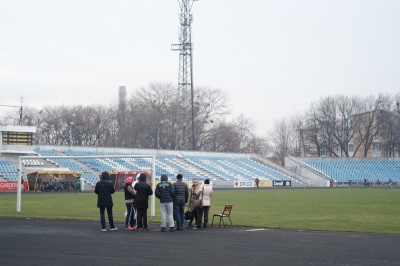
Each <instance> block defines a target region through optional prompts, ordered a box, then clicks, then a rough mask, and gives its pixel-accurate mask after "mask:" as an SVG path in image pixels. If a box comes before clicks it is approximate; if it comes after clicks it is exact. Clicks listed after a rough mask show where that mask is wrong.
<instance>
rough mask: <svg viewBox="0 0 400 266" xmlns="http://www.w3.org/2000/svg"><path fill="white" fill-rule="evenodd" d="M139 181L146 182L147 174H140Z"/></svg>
mask: <svg viewBox="0 0 400 266" xmlns="http://www.w3.org/2000/svg"><path fill="white" fill-rule="evenodd" d="M139 181H140V182H146V174H145V173H140V176H139Z"/></svg>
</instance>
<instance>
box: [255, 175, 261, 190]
mask: <svg viewBox="0 0 400 266" xmlns="http://www.w3.org/2000/svg"><path fill="white" fill-rule="evenodd" d="M254 181H255V182H256V186H257V188H260V187H259V186H258V184H259V183H260V179H258V177H256V180H254Z"/></svg>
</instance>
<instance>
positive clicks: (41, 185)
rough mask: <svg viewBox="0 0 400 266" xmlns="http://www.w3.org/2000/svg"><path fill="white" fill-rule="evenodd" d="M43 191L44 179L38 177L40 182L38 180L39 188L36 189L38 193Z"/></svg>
mask: <svg viewBox="0 0 400 266" xmlns="http://www.w3.org/2000/svg"><path fill="white" fill-rule="evenodd" d="M42 190H43V180H42V178H41V177H40V176H39V177H38V180H37V188H36V191H37V192H42Z"/></svg>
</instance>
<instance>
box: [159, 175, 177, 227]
mask: <svg viewBox="0 0 400 266" xmlns="http://www.w3.org/2000/svg"><path fill="white" fill-rule="evenodd" d="M155 196H156V197H157V198H159V199H160V210H161V232H165V228H166V224H167V218H168V226H169V231H170V232H174V203H173V202H174V198H175V188H174V186H173V185H172V184H171V183H170V182H168V176H167V175H165V174H163V175H161V182H160V183H158V184H157V186H156V191H155Z"/></svg>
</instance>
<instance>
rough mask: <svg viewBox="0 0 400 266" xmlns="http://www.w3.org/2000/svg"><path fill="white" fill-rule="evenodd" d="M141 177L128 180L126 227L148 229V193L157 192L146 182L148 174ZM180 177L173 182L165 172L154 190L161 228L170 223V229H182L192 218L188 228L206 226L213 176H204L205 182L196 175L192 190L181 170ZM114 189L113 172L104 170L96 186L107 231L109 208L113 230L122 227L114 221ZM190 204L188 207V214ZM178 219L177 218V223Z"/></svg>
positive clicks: (164, 228)
mask: <svg viewBox="0 0 400 266" xmlns="http://www.w3.org/2000/svg"><path fill="white" fill-rule="evenodd" d="M137 179H138V180H134V177H131V176H130V177H127V178H126V180H125V185H124V197H125V205H126V217H125V230H138V231H148V224H147V209H148V201H149V199H148V197H149V196H151V195H152V194H153V190H152V188H151V186H150V185H149V184H148V183H147V182H146V174H144V173H141V174H140V175H139V176H138V177H137ZM176 179H177V181H176V182H174V183H171V182H169V181H168V177H167V175H161V182H160V183H158V184H157V186H156V188H155V191H154V194H155V196H156V197H157V198H158V199H159V200H160V210H161V232H166V231H167V227H168V230H169V231H170V232H174V231H175V230H178V231H182V230H184V224H185V220H189V221H188V226H187V227H186V228H187V229H190V228H193V229H206V228H207V227H208V213H209V209H210V206H211V196H212V193H213V190H212V187H211V186H210V180H209V179H206V180H204V184H203V185H202V184H200V182H199V180H198V179H197V178H194V179H193V182H192V187H191V189H190V190H189V188H188V186H187V184H186V183H185V182H184V181H183V180H182V179H183V176H182V175H181V174H178V175H177V176H176ZM114 192H115V188H114V184H113V183H112V182H111V181H110V176H109V174H108V173H107V172H103V173H102V177H101V180H100V181H99V182H97V184H96V187H95V193H96V194H97V195H98V200H97V207H98V208H100V223H101V227H102V229H101V230H102V231H107V229H106V222H105V210H107V215H108V220H109V224H110V229H111V231H115V230H118V228H117V227H115V225H114V219H113V213H112V207H113V202H112V196H111V194H113V193H114ZM186 204H187V207H188V209H187V211H186V217H185V206H186ZM203 218H204V219H203ZM174 221H176V226H175V224H174ZM193 222H194V224H193Z"/></svg>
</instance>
